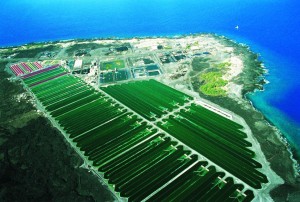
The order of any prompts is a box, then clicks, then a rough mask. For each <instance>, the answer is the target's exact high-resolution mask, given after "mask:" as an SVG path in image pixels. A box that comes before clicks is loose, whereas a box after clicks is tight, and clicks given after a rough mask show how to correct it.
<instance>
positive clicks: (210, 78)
mask: <svg viewBox="0 0 300 202" xmlns="http://www.w3.org/2000/svg"><path fill="white" fill-rule="evenodd" d="M222 76H223V74H222V73H221V72H207V73H202V74H200V76H199V80H200V82H201V83H203V84H202V85H201V86H200V88H199V91H200V92H202V93H203V94H205V95H210V96H225V95H226V90H224V89H223V88H224V87H225V86H226V84H227V83H228V81H226V80H224V79H223V78H222Z"/></svg>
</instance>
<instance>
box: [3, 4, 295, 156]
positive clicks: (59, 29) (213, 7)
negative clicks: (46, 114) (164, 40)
mask: <svg viewBox="0 0 300 202" xmlns="http://www.w3.org/2000/svg"><path fill="white" fill-rule="evenodd" d="M299 8H300V2H299V1H296V0H285V1H279V0H244V1H238V0H215V1H206V0H186V1H180V0H101V1H99V0H63V1H62V0H51V1H50V0H39V1H36V0H6V1H1V2H0V15H1V18H0V46H11V45H21V44H24V43H29V42H42V41H53V40H62V39H75V38H100V37H104V38H105V37H142V36H177V35H182V34H190V33H216V34H218V35H225V36H227V37H229V38H231V39H233V40H235V41H237V42H239V43H245V44H247V45H249V46H250V48H251V50H252V51H254V52H257V53H259V54H260V59H261V60H262V61H263V62H264V65H265V66H266V68H267V69H268V70H269V73H268V75H266V79H267V80H268V81H269V82H270V83H269V84H267V85H265V89H264V91H260V92H259V91H258V92H255V93H253V94H251V95H248V97H249V99H250V100H251V101H252V103H253V105H254V106H255V107H256V108H257V109H258V110H260V111H262V112H263V114H264V115H265V117H266V118H267V119H268V120H269V121H271V122H272V124H274V125H275V126H277V127H278V128H279V129H280V130H281V131H282V133H283V134H284V135H285V136H286V138H287V139H288V140H289V142H290V143H291V144H292V145H293V146H294V147H296V148H297V151H298V154H300V107H299V104H300V71H299V67H298V66H299V65H300V57H299V53H300V37H299V36H300V30H299V27H300V14H299ZM237 25H238V26H239V29H238V30H236V29H235V26H237Z"/></svg>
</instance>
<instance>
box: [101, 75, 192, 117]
mask: <svg viewBox="0 0 300 202" xmlns="http://www.w3.org/2000/svg"><path fill="white" fill-rule="evenodd" d="M101 89H102V90H103V91H105V92H106V93H108V94H110V95H111V96H113V97H114V98H116V99H117V100H119V101H121V102H122V103H123V104H125V105H126V106H128V107H129V108H131V109H133V110H134V111H135V112H137V113H139V114H140V115H142V116H143V117H145V118H147V119H148V120H151V121H155V120H156V118H160V117H161V116H162V115H164V114H167V113H168V111H172V110H174V109H176V108H178V106H182V105H184V104H185V103H186V102H188V101H189V100H192V99H193V98H192V97H190V96H188V95H186V94H184V93H181V92H179V91H176V90H174V89H172V88H170V87H168V86H166V85H163V84H161V83H159V82H157V81H155V80H149V81H140V82H130V83H126V84H122V85H113V86H108V87H103V88H101ZM162 95H163V97H162Z"/></svg>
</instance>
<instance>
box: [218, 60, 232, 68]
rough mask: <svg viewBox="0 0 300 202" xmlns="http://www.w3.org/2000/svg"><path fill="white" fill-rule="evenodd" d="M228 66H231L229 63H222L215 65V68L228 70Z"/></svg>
mask: <svg viewBox="0 0 300 202" xmlns="http://www.w3.org/2000/svg"><path fill="white" fill-rule="evenodd" d="M230 65H231V63H230V62H222V63H219V64H216V65H215V66H216V67H217V68H218V69H226V68H228V67H229V66H230Z"/></svg>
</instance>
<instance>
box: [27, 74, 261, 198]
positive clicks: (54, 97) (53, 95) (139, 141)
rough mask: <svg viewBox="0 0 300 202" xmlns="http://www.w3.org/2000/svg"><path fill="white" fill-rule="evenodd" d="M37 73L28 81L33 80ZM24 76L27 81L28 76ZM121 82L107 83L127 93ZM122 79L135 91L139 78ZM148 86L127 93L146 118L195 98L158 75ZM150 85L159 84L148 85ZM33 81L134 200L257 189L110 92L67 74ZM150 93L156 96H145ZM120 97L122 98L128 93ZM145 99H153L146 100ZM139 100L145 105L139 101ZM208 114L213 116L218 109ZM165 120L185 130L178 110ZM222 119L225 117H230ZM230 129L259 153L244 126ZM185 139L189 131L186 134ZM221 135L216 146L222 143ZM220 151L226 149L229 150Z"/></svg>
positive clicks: (113, 182) (95, 161) (246, 193)
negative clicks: (200, 156)
mask: <svg viewBox="0 0 300 202" xmlns="http://www.w3.org/2000/svg"><path fill="white" fill-rule="evenodd" d="M42 74H43V73H41V75H38V76H39V79H40V78H44V79H47V76H45V77H43V76H42ZM34 77H35V76H33V78H32V79H30V81H32V82H33V81H35V82H36V80H35V79H34ZM25 84H26V85H27V86H30V84H31V82H25ZM136 85H139V84H136ZM122 86H123V85H122ZM122 86H121V89H119V87H120V86H115V87H116V89H114V88H110V89H111V90H112V91H111V92H115V91H117V92H120V95H125V94H123V93H124V92H125V90H124V91H123V90H122ZM124 86H126V89H127V90H128V91H131V90H130V88H132V87H134V86H135V85H132V84H130V85H128V84H124ZM130 86H131V87H130ZM143 86H144V87H145V88H146V89H147V90H145V91H144V92H148V93H143V98H140V97H139V93H137V92H135V93H131V94H130V96H129V94H128V95H127V96H126V97H129V98H130V100H131V102H130V104H128V106H129V107H131V108H132V109H134V110H136V111H137V112H138V113H139V114H141V115H143V116H144V117H147V118H149V119H151V113H150V112H152V113H155V115H156V116H161V115H162V114H163V113H164V111H165V110H164V108H167V109H168V110H172V109H175V108H176V106H177V103H178V105H182V104H184V103H185V102H186V101H187V100H188V99H191V98H190V97H188V96H186V95H184V94H182V93H180V92H178V91H175V90H173V89H172V88H169V87H167V86H165V85H163V84H160V83H158V82H155V81H149V83H147V82H146V83H143ZM152 86H154V87H153V89H155V90H151V89H152ZM128 88H129V89H128ZM30 89H31V91H32V92H33V94H34V95H35V96H36V98H37V99H38V100H39V101H40V103H42V105H43V107H44V108H45V110H46V111H47V112H48V113H49V114H50V116H52V118H53V119H54V120H55V121H56V122H57V123H58V124H59V125H60V127H61V128H62V129H63V130H64V131H65V132H66V133H67V134H68V135H69V138H70V139H71V140H72V141H73V143H74V144H75V145H76V146H77V147H78V148H79V149H80V150H81V151H82V152H83V154H84V155H85V156H86V158H87V159H88V160H89V161H90V162H91V164H92V165H93V167H94V168H97V169H98V172H99V173H100V174H101V175H102V176H103V177H104V178H105V179H106V180H107V183H108V184H109V185H110V186H111V187H112V188H113V189H114V190H115V192H118V193H119V194H120V196H121V197H125V198H128V200H129V201H141V200H145V199H146V200H147V201H251V200H252V199H253V198H254V195H253V192H252V191H250V190H247V189H245V188H244V186H243V185H242V184H239V183H236V182H234V180H233V179H232V178H231V177H228V176H225V173H224V172H219V171H217V170H216V168H215V167H214V166H212V165H209V164H208V162H207V161H203V160H199V159H198V156H197V155H195V154H192V152H191V151H189V150H187V149H184V148H183V146H181V145H180V144H179V143H178V142H177V141H173V140H172V139H171V138H170V137H169V136H167V135H166V134H164V133H161V132H159V131H158V130H157V129H156V128H155V127H153V126H151V125H150V123H148V122H146V121H144V120H143V119H142V118H141V117H139V116H138V115H135V114H134V113H132V112H129V111H128V110H126V109H125V108H124V107H122V106H120V105H119V104H118V103H116V102H115V101H114V100H113V99H111V98H109V97H108V96H107V95H105V93H101V92H99V91H96V90H94V89H93V88H91V87H89V86H88V85H86V84H85V83H84V82H83V81H81V80H80V79H78V78H76V77H73V76H71V75H64V76H61V77H59V78H56V79H52V80H48V81H46V82H42V83H40V84H38V85H35V86H32V87H30ZM105 91H106V90H105ZM139 92H142V91H141V90H140V91H139ZM162 93H163V94H165V95H166V96H168V98H165V99H164V98H163V99H161V101H159V96H157V94H159V95H161V94H162ZM109 94H110V93H109ZM147 94H149V95H150V96H151V99H149V100H147V99H148V98H147ZM111 95H113V96H114V95H117V94H113V93H112V94H111ZM169 96H170V97H169ZM131 97H133V99H132V98H131ZM137 97H139V98H137ZM129 98H128V99H129ZM117 99H118V100H119V101H121V102H123V101H124V100H126V99H122V98H121V99H120V98H117ZM143 99H146V100H143ZM147 101H149V104H148V105H147V104H144V103H147ZM124 102H125V101H124ZM139 102H141V104H140V103H139ZM126 103H128V102H127V101H126ZM156 103H159V105H160V106H161V107H159V108H158V110H157V107H155V104H156ZM170 103H171V104H170ZM136 105H138V107H141V108H134V107H133V106H136ZM142 106H144V109H143V108H142ZM195 108H196V106H195ZM138 109H139V110H138ZM143 110H144V111H143ZM191 111H192V109H191V110H190V112H191ZM143 112H144V113H143ZM149 115H150V116H149ZM180 115H181V116H182V117H185V116H188V115H189V113H188V112H180ZM211 116H212V119H214V117H213V115H211ZM165 121H166V122H170V124H172V125H176V127H178V128H179V131H180V133H181V132H185V131H183V129H184V128H185V127H184V126H182V123H181V122H179V123H175V121H177V118H175V117H174V118H172V117H170V119H168V120H165ZM193 121H194V120H193ZM218 121H220V123H222V124H224V125H226V120H225V119H222V120H218ZM165 125H166V124H161V125H160V127H162V128H165V127H164V126H165ZM172 127H173V126H169V127H167V128H166V130H167V131H168V132H170V133H171V134H172V135H174V136H175V137H176V138H177V139H180V138H178V137H177V133H176V128H174V129H175V130H172V129H173V128H172ZM239 128H240V126H239V125H237V124H235V123H233V122H232V123H231V125H228V126H227V130H226V134H227V133H228V134H231V132H232V130H233V131H235V130H237V131H238V129H239ZM172 131H175V132H172ZM220 133H221V132H220ZM189 134H192V133H189ZM222 134H223V133H222ZM226 134H224V141H225V140H227V141H228V142H231V143H232V142H233V141H230V138H235V139H234V140H237V141H236V142H235V143H234V144H233V143H232V145H233V146H235V147H236V148H238V149H239V150H238V151H240V152H241V155H242V156H243V157H245V158H248V157H249V158H250V159H251V157H252V156H253V155H254V154H253V153H252V152H251V151H250V150H249V151H248V150H247V149H245V147H247V146H250V145H249V143H248V142H247V141H245V140H244V138H245V134H244V133H242V132H236V133H232V135H231V136H232V137H230V138H228V137H225V136H226ZM181 136H182V137H185V134H183V133H181ZM226 138H227V139H226ZM186 139H190V137H189V136H188V134H187V136H186ZM208 139H209V138H208ZM180 140H181V141H182V142H184V143H187V144H188V145H189V144H191V142H189V141H185V138H181V139H180ZM207 142H209V141H208V140H207ZM221 142H222V141H220V144H219V143H218V144H219V145H218V146H220V145H221V146H222V143H221ZM205 143H206V142H205ZM189 146H190V147H192V148H193V147H194V146H193V145H189ZM216 148H217V147H216V146H213V148H211V150H216V151H215V152H220V151H218V150H217V149H216ZM223 151H225V149H224V150H222V152H223ZM226 151H227V150H226ZM228 153H229V152H228ZM218 154H219V153H218ZM222 155H224V156H226V153H224V154H222ZM242 162H244V161H242ZM216 163H217V162H216ZM244 164H246V162H244ZM244 164H243V165H244ZM255 165H256V164H255ZM258 167H259V166H258ZM254 170H255V169H254Z"/></svg>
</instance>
